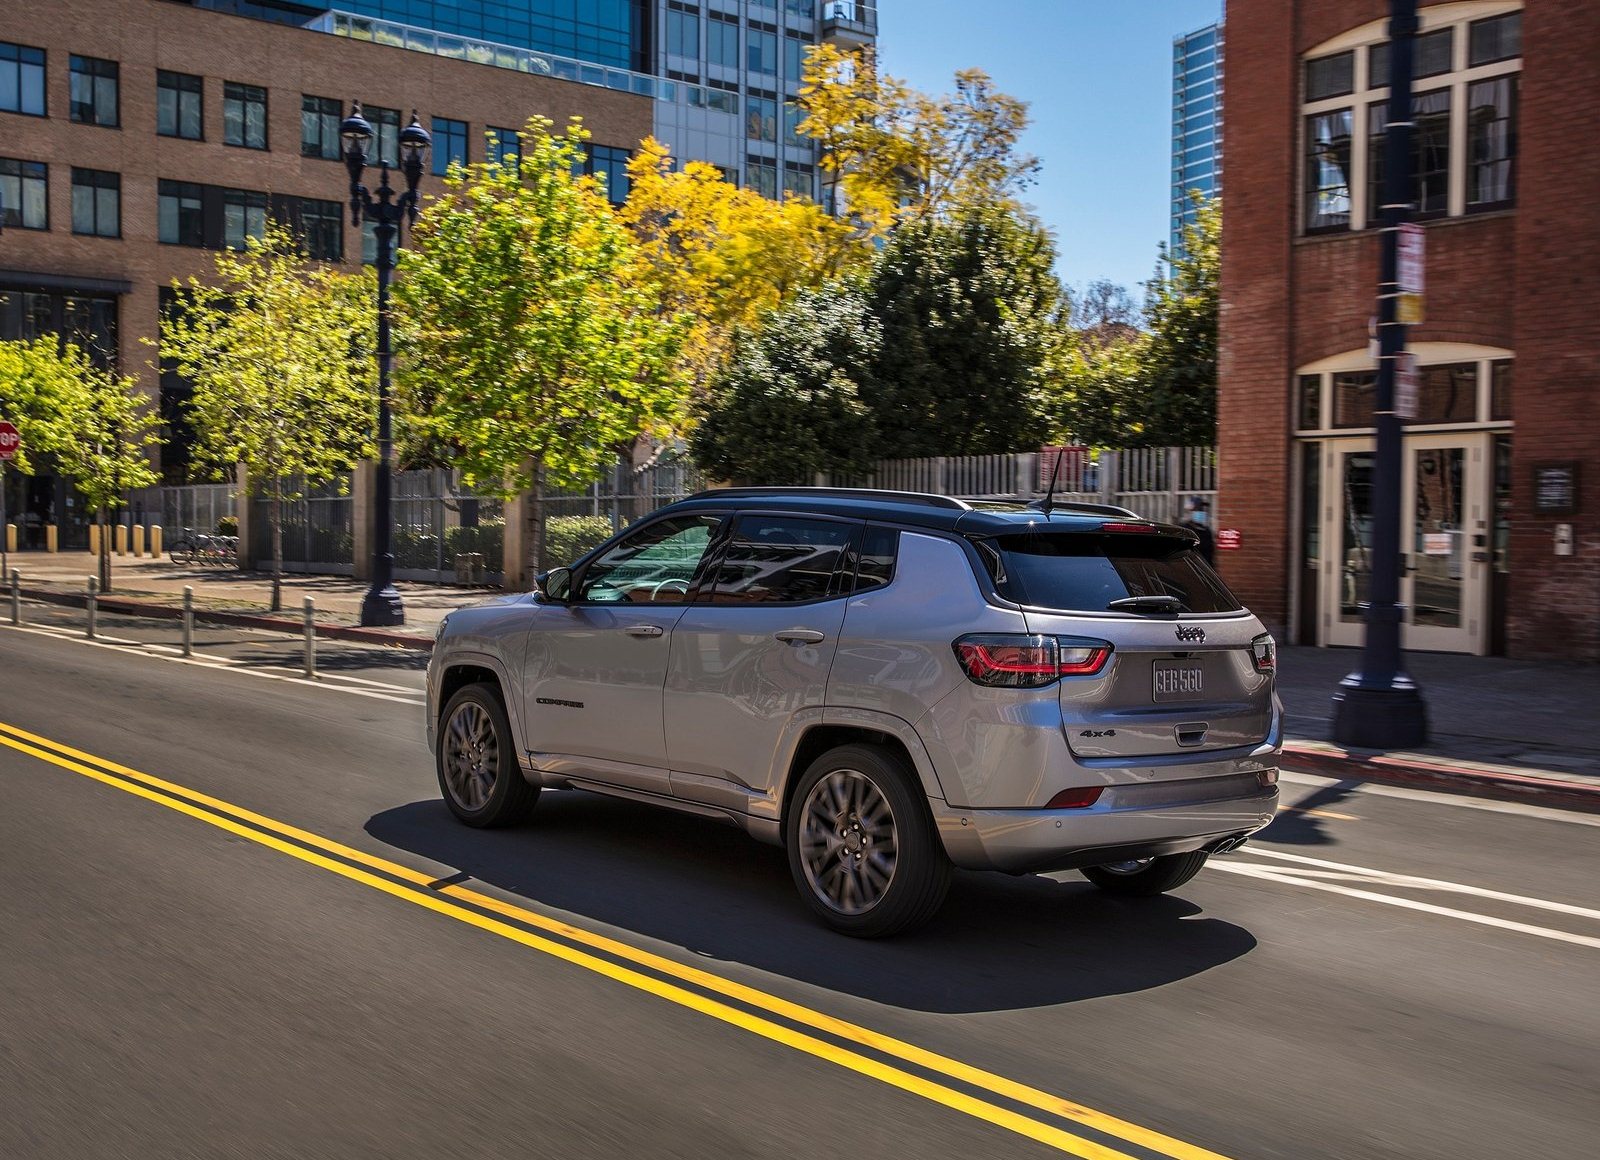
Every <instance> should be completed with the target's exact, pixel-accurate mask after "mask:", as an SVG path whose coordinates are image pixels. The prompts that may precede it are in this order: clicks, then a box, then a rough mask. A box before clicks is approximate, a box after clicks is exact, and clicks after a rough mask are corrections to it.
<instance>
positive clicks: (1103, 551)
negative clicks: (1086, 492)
mask: <svg viewBox="0 0 1600 1160" xmlns="http://www.w3.org/2000/svg"><path fill="white" fill-rule="evenodd" d="M975 543H976V544H977V547H978V554H979V555H980V556H982V557H983V559H984V563H985V564H986V565H987V566H988V568H989V574H990V576H991V577H992V578H993V580H994V584H995V591H996V592H998V593H999V594H1000V595H1001V596H1003V597H1005V598H1006V599H1007V600H1012V601H1015V602H1016V603H1018V604H1023V605H1026V606H1028V607H1030V608H1049V609H1052V610H1055V611H1058V612H1104V611H1106V610H1107V609H1109V608H1110V607H1111V603H1112V601H1116V600H1128V599H1129V598H1130V597H1141V596H1143V597H1169V598H1171V599H1170V600H1153V601H1151V602H1150V607H1148V608H1138V607H1137V606H1131V607H1130V606H1128V605H1123V606H1121V610H1124V611H1136V612H1138V611H1144V612H1238V611H1239V610H1240V607H1241V606H1240V604H1239V601H1238V599H1237V598H1236V597H1235V596H1234V595H1233V593H1232V592H1230V591H1228V586H1227V585H1226V584H1224V583H1223V582H1222V577H1220V576H1218V575H1217V574H1216V572H1214V571H1213V570H1212V568H1211V566H1210V565H1209V564H1207V563H1206V562H1205V559H1204V558H1203V557H1202V556H1201V555H1200V553H1199V552H1197V551H1195V550H1194V548H1192V547H1191V546H1190V544H1189V541H1188V540H1187V539H1183V538H1180V537H1178V536H1175V535H1129V534H1127V533H1117V534H1107V535H1096V534H1088V535H1085V534H1084V533H1081V532H1079V533H1075V534H1062V533H1053V534H1052V533H1043V534H1041V533H1037V532H1033V533H1027V534H1022V535H1015V536H996V537H994V538H993V539H985V540H978V541H975ZM1174 600H1175V601H1176V604H1173V603H1172V601H1174Z"/></svg>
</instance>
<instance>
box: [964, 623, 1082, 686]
mask: <svg viewBox="0 0 1600 1160" xmlns="http://www.w3.org/2000/svg"><path fill="white" fill-rule="evenodd" d="M953 647H954V648H955V651H956V659H957V660H958V661H960V662H961V668H962V670H963V671H964V672H965V673H966V674H967V679H968V680H970V681H972V682H974V683H975V684H979V685H987V686H989V687H990V688H998V689H1040V688H1043V687H1044V686H1046V685H1049V684H1053V683H1054V682H1055V681H1057V680H1059V679H1060V678H1061V677H1064V676H1068V677H1081V676H1092V675H1093V674H1095V673H1098V672H1099V671H1100V670H1101V669H1103V668H1105V664H1106V658H1108V657H1109V656H1110V655H1111V646H1110V645H1109V644H1107V643H1106V642H1105V641H1103V640H1079V639H1077V638H1076V637H1061V638H1059V639H1058V638H1057V637H1053V636H1027V635H1024V634H1022V633H982V634H974V635H972V636H964V637H962V638H961V639H960V640H958V641H956V642H955V643H954V645H953Z"/></svg>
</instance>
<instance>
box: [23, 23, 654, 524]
mask: <svg viewBox="0 0 1600 1160" xmlns="http://www.w3.org/2000/svg"><path fill="white" fill-rule="evenodd" d="M351 98H360V99H361V100H362V101H363V102H364V103H365V104H366V113H367V116H368V117H369V118H370V119H372V120H373V121H374V122H375V125H376V127H377V128H378V132H379V141H378V146H379V147H380V148H382V149H383V150H385V151H386V152H392V151H393V149H394V144H395V135H396V134H397V133H398V129H399V126H400V125H402V124H404V123H405V121H407V120H409V118H410V114H411V110H412V109H413V108H415V109H416V110H417V111H418V114H419V116H420V118H421V120H422V124H423V125H424V126H425V127H427V128H429V129H430V131H431V132H432V133H433V136H434V142H435V148H434V155H433V169H434V171H435V174H437V173H441V172H442V171H443V169H444V168H445V166H446V164H447V163H448V160H449V159H450V157H452V156H456V157H463V156H464V157H466V158H469V159H471V160H473V161H478V160H482V159H483V158H484V156H485V151H486V150H492V149H495V148H503V149H514V148H515V145H514V141H515V138H514V136H512V134H513V133H514V131H515V130H516V129H517V128H520V127H521V126H522V125H523V124H524V123H525V122H526V120H527V118H528V117H529V116H530V115H532V114H535V113H539V114H543V115H544V116H547V117H550V118H553V119H554V120H555V121H556V123H557V124H565V123H566V121H567V119H568V118H570V117H573V116H578V115H581V116H582V117H583V120H584V124H585V125H586V126H587V127H588V128H589V130H590V131H591V133H592V134H593V137H592V140H591V142H590V147H591V157H594V156H599V157H605V156H606V155H607V154H608V153H611V152H613V151H614V154H615V155H616V156H618V157H620V158H622V159H624V160H625V159H626V155H627V153H628V151H630V150H632V149H633V148H634V147H636V146H637V144H638V142H639V141H640V140H641V139H642V138H644V137H645V136H647V135H648V134H649V133H650V132H651V128H652V117H653V106H654V105H655V103H656V101H655V99H654V98H653V97H651V96H649V95H641V94H637V93H633V92H629V91H625V90H621V91H619V90H618V89H615V88H612V87H608V86H606V85H603V84H602V85H596V84H592V83H581V82H579V81H576V80H562V79H555V78H550V77H543V76H530V75H528V74H526V73H523V72H519V71H514V70H510V69H506V68H500V67H492V66H489V65H485V64H478V63H473V62H471V61H469V60H465V59H454V58H450V57H446V56H442V55H437V54H429V53H422V52H412V51H407V50H405V49H402V48H398V47H391V46H388V45H384V44H377V43H370V42H363V41H360V40H356V39H352V38H349V37H346V36H337V35H329V34H326V33H324V32H320V31H317V30H314V29H308V28H303V27H295V26H292V25H287V24H283V23H277V22H273V21H270V20H262V19H248V18H245V17H242V16H238V15H231V14H227V13H223V12H217V11H207V10H202V9H199V8H194V7H190V6H188V5H185V4H174V3H170V2H168V0H52V2H51V3H49V4H35V3H28V4H9V5H0V202H3V206H4V214H5V217H4V225H5V228H4V231H3V232H0V338H18V337H32V336H33V335H36V334H42V333H51V332H55V333H67V334H69V335H72V336H74V337H76V338H78V339H79V340H81V341H83V342H85V343H86V344H87V345H89V346H90V347H91V348H93V349H94V350H96V351H97V352H98V353H99V355H100V356H101V357H102V358H104V359H105V360H107V361H108V362H115V363H116V364H117V365H119V366H120V368H121V369H122V370H124V371H125V372H127V373H130V374H134V375H136V376H138V377H140V378H141V380H142V382H143V384H144V385H145V386H146V388H147V389H149V390H150V391H151V393H152V394H155V393H156V392H158V391H161V392H162V393H163V394H164V395H165V396H166V397H164V398H163V399H162V409H163V412H164V414H165V415H166V416H168V417H169V418H175V417H176V414H177V411H176V404H177V402H178V399H177V398H176V397H174V396H175V394H177V393H178V392H181V391H182V389H183V388H182V384H181V383H174V382H171V381H168V382H165V383H163V382H162V381H161V377H160V376H159V375H158V374H157V373H156V371H155V370H154V369H153V368H152V365H151V364H152V363H153V362H154V361H155V360H156V357H157V356H156V352H155V350H154V349H152V348H151V347H150V346H149V345H147V343H146V340H147V339H153V338H155V336H156V335H157V332H158V323H157V320H158V311H159V304H160V300H161V298H162V296H163V293H164V292H165V288H166V287H169V286H170V285H171V283H172V281H173V279H175V278H177V279H184V278H188V277H189V276H191V275H196V276H203V275H204V274H205V273H206V272H207V271H208V270H209V269H211V268H212V263H211V256H210V253H209V251H210V250H213V249H216V248H219V247H221V246H225V245H240V244H242V243H243V239H244V236H245V235H247V234H254V233H259V231H260V230H261V228H262V226H263V223H264V220H265V217H266V215H267V214H269V213H270V214H272V215H274V216H281V217H285V218H288V219H289V220H291V221H293V222H294V223H296V224H297V225H298V226H300V227H301V228H302V229H303V230H304V231H305V236H306V238H307V242H308V245H309V246H310V247H311V249H312V250H313V251H314V252H315V253H316V254H317V255H318V256H320V257H324V258H327V259H328V260H331V261H336V262H342V263H344V264H346V265H347V266H350V267H354V266H356V265H357V264H358V263H360V262H362V261H363V260H364V259H365V260H370V259H371V250H372V239H371V237H370V231H367V232H366V233H365V236H364V231H363V230H361V229H356V228H352V227H351V226H350V224H349V216H348V214H349V209H348V196H349V177H348V175H347V173H346V170H345V167H344V164H343V162H342V161H341V160H339V158H338V148H339V143H338V124H339V121H340V119H342V117H343V116H344V115H345V113H346V112H347V111H348V109H349V104H350V100H351ZM496 128H499V129H500V131H501V133H502V134H503V136H499V135H497V136H496V137H495V138H494V139H493V140H491V139H490V137H489V136H487V135H486V131H487V130H491V129H496ZM440 180H441V179H440V177H438V176H436V175H430V176H427V177H425V178H424V190H426V188H427V186H428V185H430V184H432V185H434V186H435V188H437V183H438V182H439V181H440ZM364 251H365V253H364ZM170 434H172V432H171V431H169V435H170ZM162 454H163V456H164V457H165V459H166V462H165V463H164V467H165V468H166V469H167V473H168V474H169V477H171V478H173V479H174V480H175V481H179V482H181V481H182V467H183V465H182V457H183V448H182V445H181V439H171V440H169V442H168V443H167V444H166V445H164V446H163V448H162ZM7 485H8V488H9V491H10V494H9V497H8V498H9V499H10V511H11V513H12V516H13V518H14V519H16V520H17V522H19V523H20V524H21V531H22V536H23V540H24V542H25V543H29V542H32V543H39V542H42V525H43V523H45V522H49V521H54V522H56V523H57V524H58V525H59V526H60V528H61V539H62V544H63V546H69V547H70V546H81V545H82V544H83V543H85V542H86V533H85V531H84V523H83V521H82V519H81V518H80V513H81V508H79V507H77V506H75V505H74V503H73V499H74V497H73V494H72V492H71V490H70V489H69V487H68V486H67V484H66V482H65V481H63V480H60V479H56V478H54V477H51V476H49V475H41V476H39V477H37V478H35V479H33V480H23V479H21V478H19V477H18V476H17V474H16V473H15V472H12V473H10V474H9V475H8V477H7Z"/></svg>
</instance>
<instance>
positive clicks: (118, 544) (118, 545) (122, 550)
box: [111, 524, 128, 556]
mask: <svg viewBox="0 0 1600 1160" xmlns="http://www.w3.org/2000/svg"><path fill="white" fill-rule="evenodd" d="M111 550H112V551H113V552H115V553H116V554H117V555H119V556H126V555H127V554H128V525H127V524H118V525H117V526H116V528H115V529H114V530H113V531H112V533H111Z"/></svg>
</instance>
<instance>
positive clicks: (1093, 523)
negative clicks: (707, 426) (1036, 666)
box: [656, 487, 1166, 535]
mask: <svg viewBox="0 0 1600 1160" xmlns="http://www.w3.org/2000/svg"><path fill="white" fill-rule="evenodd" d="M730 507H732V508H737V509H740V510H752V509H759V510H762V511H781V512H810V513H815V514H817V515H834V516H848V517H851V518H853V519H858V520H861V519H865V520H878V521H881V522H883V523H892V524H898V525H901V526H906V527H924V528H936V529H940V530H944V531H960V532H961V533H963V534H976V535H1003V534H1005V533H1007V532H1019V531H1025V530H1027V529H1029V528H1040V527H1044V526H1046V525H1048V526H1050V527H1051V528H1055V529H1060V530H1062V531H1085V532H1090V531H1094V530H1095V529H1096V528H1098V527H1100V525H1102V524H1104V523H1105V522H1106V521H1107V520H1108V519H1111V520H1119V521H1126V522H1138V523H1150V521H1148V520H1145V519H1144V518H1143V517H1142V516H1140V515H1138V514H1137V513H1135V512H1131V511H1129V510H1128V509H1126V508H1119V507H1112V506H1111V505H1109V504H1083V503H1065V502H1061V501H1057V502H1056V503H1055V504H1054V506H1053V509H1052V510H1051V511H1050V512H1048V513H1046V512H1045V511H1043V510H1041V509H1040V508H1039V507H1037V506H1030V505H1028V504H1026V503H1023V502H1022V501H1020V500H1019V501H1016V502H1014V503H1013V502H1006V501H1003V500H997V501H990V500H975V501H967V500H960V499H953V498H951V497H950V496H944V495H931V494H927V493H924V492H911V491H874V490H871V489H867V488H847V487H726V488H717V489H714V490H712V491H702V492H698V493H697V494H695V495H691V496H689V497H688V498H687V499H682V500H679V501H678V502H677V503H674V504H672V505H670V507H668V508H662V509H661V511H658V512H657V513H656V514H657V515H660V514H661V512H665V511H672V512H681V511H696V510H709V509H721V510H725V509H727V508H730ZM1165 527H1166V525H1162V524H1155V523H1151V528H1152V530H1154V529H1156V528H1165Z"/></svg>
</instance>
